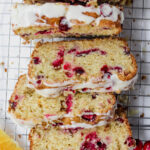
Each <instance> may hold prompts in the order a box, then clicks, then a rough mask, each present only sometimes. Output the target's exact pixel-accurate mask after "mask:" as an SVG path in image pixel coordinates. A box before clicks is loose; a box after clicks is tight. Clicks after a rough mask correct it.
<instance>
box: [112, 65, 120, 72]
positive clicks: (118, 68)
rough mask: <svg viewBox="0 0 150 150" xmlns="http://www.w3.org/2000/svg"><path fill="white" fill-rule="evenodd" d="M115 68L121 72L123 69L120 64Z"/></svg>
mask: <svg viewBox="0 0 150 150" xmlns="http://www.w3.org/2000/svg"><path fill="white" fill-rule="evenodd" d="M113 69H114V70H117V71H118V72H121V71H122V68H121V67H119V66H116V67H114V68H113Z"/></svg>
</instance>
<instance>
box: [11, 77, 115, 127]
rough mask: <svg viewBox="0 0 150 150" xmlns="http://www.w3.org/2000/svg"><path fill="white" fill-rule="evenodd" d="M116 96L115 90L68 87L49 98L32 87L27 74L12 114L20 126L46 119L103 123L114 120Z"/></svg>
mask: <svg viewBox="0 0 150 150" xmlns="http://www.w3.org/2000/svg"><path fill="white" fill-rule="evenodd" d="M115 101H116V99H115V96H114V95H113V94H111V93H106V94H104V93H87V94H85V93H78V92H75V91H73V90H70V89H66V90H65V91H64V92H63V94H62V95H60V96H58V97H55V98H45V97H43V96H40V95H39V94H37V93H36V91H35V90H34V89H32V88H30V87H28V80H27V78H26V75H22V76H20V78H19V80H18V83H17V84H16V87H15V90H14V92H13V94H12V96H11V98H10V100H9V109H8V111H9V113H10V114H11V116H12V117H13V119H15V120H16V121H17V122H18V123H19V124H20V125H24V126H27V125H29V126H32V125H35V124H36V123H41V122H42V121H50V122H54V123H61V124H63V125H64V126H65V125H70V126H72V127H73V126H75V125H77V126H83V124H87V127H88V128H89V127H91V125H95V126H96V125H97V124H99V125H100V124H103V123H106V122H107V121H109V120H110V119H113V112H114V105H115Z"/></svg>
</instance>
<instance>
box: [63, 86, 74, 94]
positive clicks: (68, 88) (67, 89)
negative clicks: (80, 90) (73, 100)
mask: <svg viewBox="0 0 150 150" xmlns="http://www.w3.org/2000/svg"><path fill="white" fill-rule="evenodd" d="M64 91H70V92H72V93H75V92H76V91H75V90H73V89H72V88H71V87H67V88H66V89H65V90H64Z"/></svg>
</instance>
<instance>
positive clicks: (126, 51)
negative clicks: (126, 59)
mask: <svg viewBox="0 0 150 150" xmlns="http://www.w3.org/2000/svg"><path fill="white" fill-rule="evenodd" d="M123 49H124V53H125V54H126V55H129V54H130V51H129V50H128V48H127V47H125V46H123Z"/></svg>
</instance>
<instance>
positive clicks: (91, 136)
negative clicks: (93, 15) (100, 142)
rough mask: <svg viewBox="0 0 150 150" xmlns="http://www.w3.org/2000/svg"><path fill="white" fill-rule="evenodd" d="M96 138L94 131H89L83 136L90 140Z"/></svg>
mask: <svg viewBox="0 0 150 150" xmlns="http://www.w3.org/2000/svg"><path fill="white" fill-rule="evenodd" d="M97 138H98V137H97V134H96V132H91V133H89V134H88V135H87V136H86V137H85V140H88V141H91V140H93V139H97Z"/></svg>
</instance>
